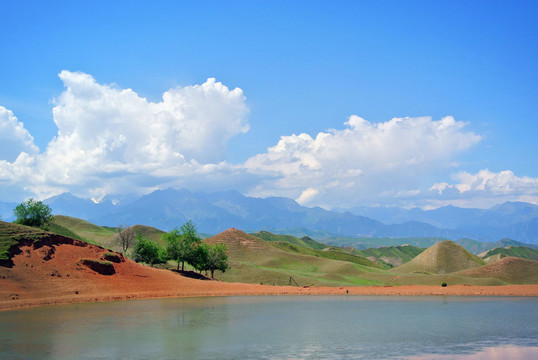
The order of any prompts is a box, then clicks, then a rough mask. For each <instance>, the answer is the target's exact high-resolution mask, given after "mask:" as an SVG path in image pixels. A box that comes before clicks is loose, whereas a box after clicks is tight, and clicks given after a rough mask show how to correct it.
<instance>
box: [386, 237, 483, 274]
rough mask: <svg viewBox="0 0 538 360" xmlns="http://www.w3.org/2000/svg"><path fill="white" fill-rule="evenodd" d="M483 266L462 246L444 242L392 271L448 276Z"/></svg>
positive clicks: (478, 259)
mask: <svg viewBox="0 0 538 360" xmlns="http://www.w3.org/2000/svg"><path fill="white" fill-rule="evenodd" d="M482 265H485V262H484V260H482V259H480V258H479V257H478V256H475V255H473V254H471V253H470V252H468V251H467V250H465V249H464V248H463V247H462V246H460V245H458V244H456V243H454V242H452V241H449V240H446V241H440V242H438V243H436V244H435V245H433V246H431V247H429V248H428V249H426V250H424V252H422V253H421V254H419V255H417V256H416V257H415V258H414V259H412V260H411V261H409V262H407V263H405V264H403V265H400V266H398V267H396V268H394V269H393V271H394V272H402V273H412V272H415V273H433V274H448V273H452V272H456V271H460V270H465V269H470V268H474V267H478V266H482Z"/></svg>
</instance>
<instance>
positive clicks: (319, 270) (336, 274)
mask: <svg viewBox="0 0 538 360" xmlns="http://www.w3.org/2000/svg"><path fill="white" fill-rule="evenodd" d="M205 241H206V242H207V243H210V244H217V243H224V244H226V246H227V248H228V254H229V260H230V263H231V270H230V271H228V272H226V273H224V274H223V276H222V280H224V281H232V282H247V283H263V284H271V285H273V284H274V285H289V283H290V277H292V278H293V280H295V282H297V283H298V284H299V285H300V286H307V285H308V286H310V285H320V286H338V285H375V284H378V285H380V284H383V282H380V281H377V280H373V279H368V278H365V277H364V276H362V275H363V274H367V273H382V272H383V270H381V269H379V268H376V267H371V266H365V265H361V264H357V263H354V262H349V261H341V260H334V259H328V258H323V257H317V256H315V255H314V256H312V255H311V254H303V253H301V251H298V252H295V251H288V250H283V249H281V248H278V247H275V246H271V245H270V242H267V241H265V240H263V239H261V238H258V237H256V236H253V235H248V234H246V233H244V232H242V231H241V230H236V229H229V230H226V231H224V232H222V233H220V234H218V235H216V236H213V237H211V238H208V239H205ZM283 243H285V242H283ZM286 244H288V245H290V246H296V247H297V249H299V246H297V245H293V244H291V243H286ZM301 248H302V249H301V250H302V251H306V250H308V248H304V247H301ZM310 250H311V251H320V250H315V249H310ZM369 263H370V264H372V263H371V262H369Z"/></svg>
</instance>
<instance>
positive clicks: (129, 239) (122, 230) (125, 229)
mask: <svg viewBox="0 0 538 360" xmlns="http://www.w3.org/2000/svg"><path fill="white" fill-rule="evenodd" d="M117 231H118V234H117V235H116V242H117V243H118V244H119V245H120V246H121V248H122V250H123V253H124V254H125V253H126V252H127V250H129V248H130V247H131V246H133V244H134V241H135V231H134V229H133V228H132V227H129V226H126V225H119V226H118V227H117Z"/></svg>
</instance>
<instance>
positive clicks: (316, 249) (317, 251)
mask: <svg viewBox="0 0 538 360" xmlns="http://www.w3.org/2000/svg"><path fill="white" fill-rule="evenodd" d="M253 235H254V236H256V237H259V238H261V239H264V240H265V241H267V242H268V243H269V244H270V245H271V246H273V247H276V248H278V249H281V250H284V251H287V252H291V253H295V254H302V255H308V256H315V257H319V258H325V259H331V260H340V261H347V262H351V263H355V264H359V265H363V266H370V267H374V268H380V269H381V268H384V267H383V266H380V265H378V264H376V263H375V262H372V261H371V260H369V259H367V258H366V257H364V256H361V255H358V254H355V253H354V251H355V250H353V249H352V250H346V249H343V248H339V247H336V246H330V245H326V244H322V243H319V242H317V241H315V240H313V239H311V238H310V237H308V236H304V237H302V238H298V237H295V236H292V235H278V234H273V233H270V232H268V231H260V232H258V233H255V234H253Z"/></svg>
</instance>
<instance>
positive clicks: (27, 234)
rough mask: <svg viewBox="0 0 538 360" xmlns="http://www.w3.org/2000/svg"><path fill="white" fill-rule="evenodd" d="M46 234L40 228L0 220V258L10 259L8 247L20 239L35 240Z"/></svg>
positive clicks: (14, 244) (46, 234)
mask: <svg viewBox="0 0 538 360" xmlns="http://www.w3.org/2000/svg"><path fill="white" fill-rule="evenodd" d="M44 236H48V233H47V232H46V231H43V230H41V229H37V228H33V227H29V226H24V225H18V224H13V223H7V222H4V221H0V260H9V259H10V249H11V248H12V247H13V246H16V245H17V244H18V243H19V242H20V241H21V240H31V241H37V240H39V239H41V238H43V237H44Z"/></svg>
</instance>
